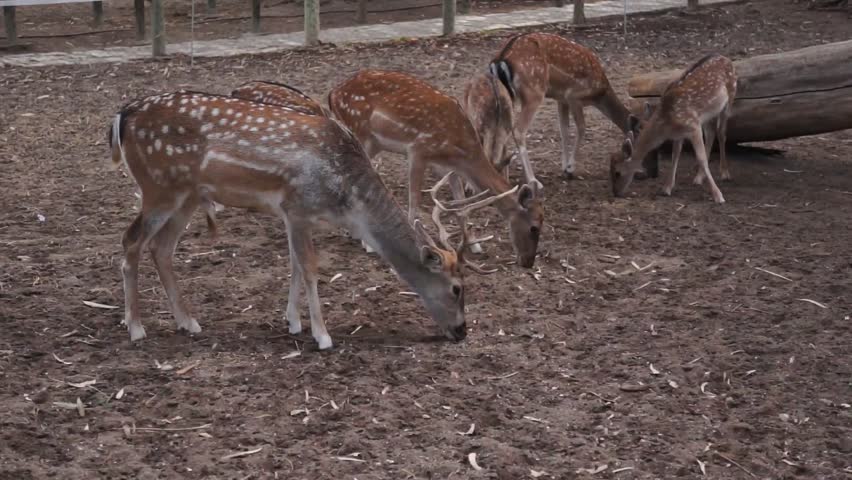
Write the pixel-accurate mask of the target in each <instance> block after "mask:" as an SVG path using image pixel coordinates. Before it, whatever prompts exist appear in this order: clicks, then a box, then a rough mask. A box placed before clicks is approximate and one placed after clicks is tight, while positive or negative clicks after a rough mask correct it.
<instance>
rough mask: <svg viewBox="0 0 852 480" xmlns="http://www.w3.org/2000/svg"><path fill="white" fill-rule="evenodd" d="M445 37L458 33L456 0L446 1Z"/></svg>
mask: <svg viewBox="0 0 852 480" xmlns="http://www.w3.org/2000/svg"><path fill="white" fill-rule="evenodd" d="M443 16H444V35H452V34H453V33H455V31H456V0H444V7H443Z"/></svg>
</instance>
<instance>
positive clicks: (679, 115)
mask: <svg viewBox="0 0 852 480" xmlns="http://www.w3.org/2000/svg"><path fill="white" fill-rule="evenodd" d="M736 88H737V77H736V72H735V71H734V64H733V62H731V60H729V59H728V58H726V57H724V56H721V55H718V54H710V55H707V56H705V57H703V58H701V59H700V60H699V61H698V62H696V63H695V64H693V65H692V66H691V67H689V68H688V69H686V70H685V71H684V73H683V74H682V75H681V76H680V78H678V79H677V80H675V81H674V82H672V83H671V84H670V85H669V86H668V87H667V88H666V90H665V91H664V92H663V94H662V96H661V98H660V105H659V107H658V108H657V109H656V110H655V112H654V115H653V116H652V120H651V121H654V120H655V118H654V117H657V118H656V120H657V121H658V122H662V123H665V124H668V125H671V126H673V127H679V128H692V127H693V126H694V125H695V124H696V123H698V124H703V123H705V122H706V121H707V120H709V119H711V118H714V117H716V116H717V115H718V114H719V112H721V111H722V109H724V108H726V107H727V106H728V105H729V104H730V103H731V102H732V101H733V98H734V97H735V96H736Z"/></svg>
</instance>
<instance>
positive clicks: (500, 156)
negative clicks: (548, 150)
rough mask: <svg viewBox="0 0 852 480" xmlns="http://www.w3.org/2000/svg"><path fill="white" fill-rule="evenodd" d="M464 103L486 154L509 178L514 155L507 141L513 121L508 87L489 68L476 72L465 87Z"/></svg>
mask: <svg viewBox="0 0 852 480" xmlns="http://www.w3.org/2000/svg"><path fill="white" fill-rule="evenodd" d="M463 106H464V109H465V112H467V115H468V117H470V121H471V123H473V127H474V128H475V129H476V133H477V134H478V135H479V142H480V144H481V145H482V149H483V150H484V151H485V155H486V156H487V157H488V158H489V160H491V163H492V164H493V165H494V168H496V169H497V171H498V172H505V174H506V180H508V179H509V170H508V168H507V167H508V166H509V162H510V161H511V159H512V154H511V153H510V151H509V149H508V144H509V138H510V137H511V136H512V125H513V124H514V118H513V117H514V112H513V105H512V97H511V95H509V91H508V90H506V87H505V86H504V85H503V84H502V83H501V82H500V81H499V80H497V79H496V78H495V77H494V75H492V74H491V73H490V72H488V73H485V74H480V75H476V76H474V77H473V79H471V81H470V82H468V84H467V87H466V88H465V91H464V102H463Z"/></svg>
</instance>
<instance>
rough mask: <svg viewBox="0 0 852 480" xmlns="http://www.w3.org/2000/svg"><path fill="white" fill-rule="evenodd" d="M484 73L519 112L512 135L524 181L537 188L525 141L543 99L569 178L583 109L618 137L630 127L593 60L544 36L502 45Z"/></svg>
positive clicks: (555, 38)
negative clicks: (554, 117) (554, 121)
mask: <svg viewBox="0 0 852 480" xmlns="http://www.w3.org/2000/svg"><path fill="white" fill-rule="evenodd" d="M488 68H489V72H490V73H491V74H492V75H494V76H496V77H497V78H499V79H500V82H502V83H503V85H504V86H505V87H506V90H507V91H508V93H509V95H510V96H511V97H512V100H513V101H514V102H515V103H517V104H518V105H519V107H520V112H519V113H518V114H517V116H516V117H515V118H516V123H515V132H516V135H517V138H518V143H519V156H520V157H521V162H522V164H523V169H524V178H525V181H527V182H534V183H535V184H536V185H538V186H541V182H539V181H538V180H537V179H536V178H535V174H534V173H533V169H532V165H531V164H530V160H529V154H528V152H527V140H526V136H527V130H528V129H529V127H530V125H531V124H532V121H533V119H534V118H535V115H536V112H538V109H539V107H540V106H541V103H542V102H543V101H544V99H545V98H552V99H554V100H556V102H557V103H558V110H557V112H558V116H559V133H560V135H561V138H562V170H563V172H564V173H565V174H566V175H567V176H569V177H572V176H573V175H574V171H575V169H576V162H577V157H578V156H579V151H580V145H581V144H582V142H583V139H584V137H585V134H586V120H585V116H584V115H583V108H584V107H586V106H587V105H592V106H594V107H595V108H597V109H598V110H600V111H601V113H603V114H604V115H605V116H606V117H607V118H609V119H610V120H612V122H613V123H614V124H615V125H616V126H617V127H618V128H619V129H621V131H622V132H627V131H628V129H629V128H630V127H629V125H628V116H629V115H630V112H629V111H628V110H627V108H626V107H625V106H624V104H623V103H622V102H621V100H619V98H618V95H616V94H615V91H614V90H613V89H612V86H610V83H609V80H608V79H607V76H606V72H604V68H603V66H602V65H601V62H600V60H599V59H598V57H597V55H595V53H594V52H592V51H591V50H589V49H588V48H586V47H584V46H582V45H580V44H578V43H575V42H572V41H570V40H567V39H565V38H562V37H560V36H558V35H552V34H548V33H528V34H522V35H518V36H516V37H513V38H511V39H510V40H509V41H508V42H507V43H506V45H505V46H504V47H503V49H502V50H501V51H500V53H499V54H498V55H497V56H496V57H495V58H494V60H492V62H491V64H490V65H489V67H488ZM572 117H573V118H574V123H576V124H577V138H576V139H575V140H574V145H573V146H572V145H571V141H570V134H569V127H570V124H571V118H572Z"/></svg>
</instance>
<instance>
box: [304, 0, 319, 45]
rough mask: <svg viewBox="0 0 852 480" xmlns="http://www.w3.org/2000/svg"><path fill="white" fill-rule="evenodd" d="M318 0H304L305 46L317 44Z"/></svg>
mask: <svg viewBox="0 0 852 480" xmlns="http://www.w3.org/2000/svg"><path fill="white" fill-rule="evenodd" d="M319 9H320V5H319V0H305V45H308V46H310V45H316V44H318V43H319V32H320V16H319V13H320V12H319Z"/></svg>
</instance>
